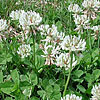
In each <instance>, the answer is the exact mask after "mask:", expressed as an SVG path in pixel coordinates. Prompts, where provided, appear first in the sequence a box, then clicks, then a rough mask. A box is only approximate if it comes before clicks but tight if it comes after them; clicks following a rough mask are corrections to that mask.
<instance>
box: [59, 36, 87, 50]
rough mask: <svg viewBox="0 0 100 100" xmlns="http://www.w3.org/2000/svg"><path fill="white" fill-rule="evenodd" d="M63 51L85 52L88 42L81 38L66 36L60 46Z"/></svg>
mask: <svg viewBox="0 0 100 100" xmlns="http://www.w3.org/2000/svg"><path fill="white" fill-rule="evenodd" d="M60 45H61V48H62V49H63V50H69V51H84V50H85V48H86V47H85V46H86V42H85V40H82V39H81V38H80V36H78V37H76V36H75V35H74V36H66V37H65V38H64V40H63V41H62V43H61V44H60Z"/></svg>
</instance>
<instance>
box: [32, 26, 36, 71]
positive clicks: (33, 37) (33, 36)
mask: <svg viewBox="0 0 100 100" xmlns="http://www.w3.org/2000/svg"><path fill="white" fill-rule="evenodd" d="M31 31H32V39H33V60H34V67H35V69H36V66H35V34H34V31H33V29H32V27H31Z"/></svg>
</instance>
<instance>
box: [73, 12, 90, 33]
mask: <svg viewBox="0 0 100 100" xmlns="http://www.w3.org/2000/svg"><path fill="white" fill-rule="evenodd" d="M89 21H90V19H89V18H88V17H87V15H76V14H74V22H75V24H76V29H75V30H76V31H81V32H82V30H83V29H89V28H90V26H89V25H90V23H89Z"/></svg>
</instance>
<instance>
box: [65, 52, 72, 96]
mask: <svg viewBox="0 0 100 100" xmlns="http://www.w3.org/2000/svg"><path fill="white" fill-rule="evenodd" d="M70 56H71V61H70V69H69V74H68V78H67V81H66V84H65V89H64V92H63V97H64V96H65V93H66V90H67V87H68V83H69V80H70V76H71V71H72V60H73V53H72V52H71V53H70Z"/></svg>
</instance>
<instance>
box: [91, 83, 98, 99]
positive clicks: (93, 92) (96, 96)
mask: <svg viewBox="0 0 100 100" xmlns="http://www.w3.org/2000/svg"><path fill="white" fill-rule="evenodd" d="M91 94H92V95H93V96H92V98H91V99H90V100H100V84H98V85H95V86H93V88H92V91H91Z"/></svg>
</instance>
